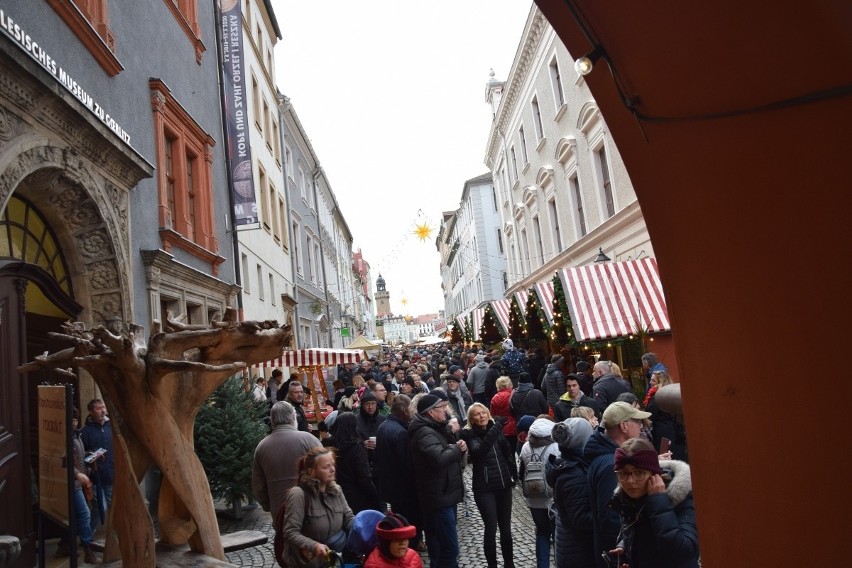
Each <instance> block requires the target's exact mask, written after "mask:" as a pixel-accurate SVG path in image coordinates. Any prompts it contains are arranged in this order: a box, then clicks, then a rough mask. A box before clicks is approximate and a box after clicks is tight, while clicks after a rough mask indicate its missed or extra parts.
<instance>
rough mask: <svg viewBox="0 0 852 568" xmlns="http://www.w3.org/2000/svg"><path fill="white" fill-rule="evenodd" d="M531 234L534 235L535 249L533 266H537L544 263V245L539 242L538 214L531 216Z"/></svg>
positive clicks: (539, 226) (539, 225) (539, 224)
mask: <svg viewBox="0 0 852 568" xmlns="http://www.w3.org/2000/svg"><path fill="white" fill-rule="evenodd" d="M532 221H533V236H534V237H535V243H536V251H535V258H534V260H535V262H534V263H533V264H534V266H536V268H537V267H539V266H541V265H542V264H543V263H544V245H543V244H542V242H541V223H539V221H538V215H536V216H535V217H533V220H532Z"/></svg>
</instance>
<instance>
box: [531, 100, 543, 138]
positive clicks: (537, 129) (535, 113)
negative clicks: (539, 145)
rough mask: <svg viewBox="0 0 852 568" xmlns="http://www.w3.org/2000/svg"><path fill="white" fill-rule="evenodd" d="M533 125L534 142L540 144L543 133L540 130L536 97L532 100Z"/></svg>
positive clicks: (539, 116)
mask: <svg viewBox="0 0 852 568" xmlns="http://www.w3.org/2000/svg"><path fill="white" fill-rule="evenodd" d="M532 112H533V125H534V126H535V139H536V142H541V139H542V138H544V131H543V130H542V128H541V109H540V108H538V97H533V100H532Z"/></svg>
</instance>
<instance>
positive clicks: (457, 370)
mask: <svg viewBox="0 0 852 568" xmlns="http://www.w3.org/2000/svg"><path fill="white" fill-rule="evenodd" d="M448 372H449V373H450V374H451V375H454V376H456V377H458V379H459V388H460V389H461V391H462V392H463V393H464V395H465V396H466V397H467V398H471V399H472V398H473V397H471V396H470V391H469V390H468V388H467V384H465V380H464V369H462V368H461V367H459V366H458V365H450V369H449V371H448ZM485 406H488V405H487V404H486V405H485Z"/></svg>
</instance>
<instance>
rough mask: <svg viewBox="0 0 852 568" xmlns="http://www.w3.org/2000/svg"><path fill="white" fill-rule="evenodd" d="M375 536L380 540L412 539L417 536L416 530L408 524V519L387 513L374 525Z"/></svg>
mask: <svg viewBox="0 0 852 568" xmlns="http://www.w3.org/2000/svg"><path fill="white" fill-rule="evenodd" d="M376 535H377V536H378V537H379V538H380V539H382V540H403V539H412V538H414V537H415V535H417V528H416V527H415V526H414V525H410V524H408V519H406V518H405V517H403V516H402V515H397V514H395V513H388V514H387V515H385V518H384V519H382V520H381V521H379V524H377V525H376Z"/></svg>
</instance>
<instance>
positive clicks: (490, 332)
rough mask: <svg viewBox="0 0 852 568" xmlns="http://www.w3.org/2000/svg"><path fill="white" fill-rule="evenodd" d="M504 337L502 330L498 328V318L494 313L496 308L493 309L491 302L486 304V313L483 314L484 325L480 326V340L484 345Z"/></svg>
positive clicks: (497, 341) (496, 341)
mask: <svg viewBox="0 0 852 568" xmlns="http://www.w3.org/2000/svg"><path fill="white" fill-rule="evenodd" d="M502 339H503V338H502V337H501V336H500V330H499V329H497V318H496V316H495V315H494V310H492V309H491V304H488V305H487V306H485V315H484V316H482V325H481V326H480V327H479V341H480V342H481V343H482V345H483V347H484V346H486V345H493V344H495V343H499V342H500V341H501V340H502Z"/></svg>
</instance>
